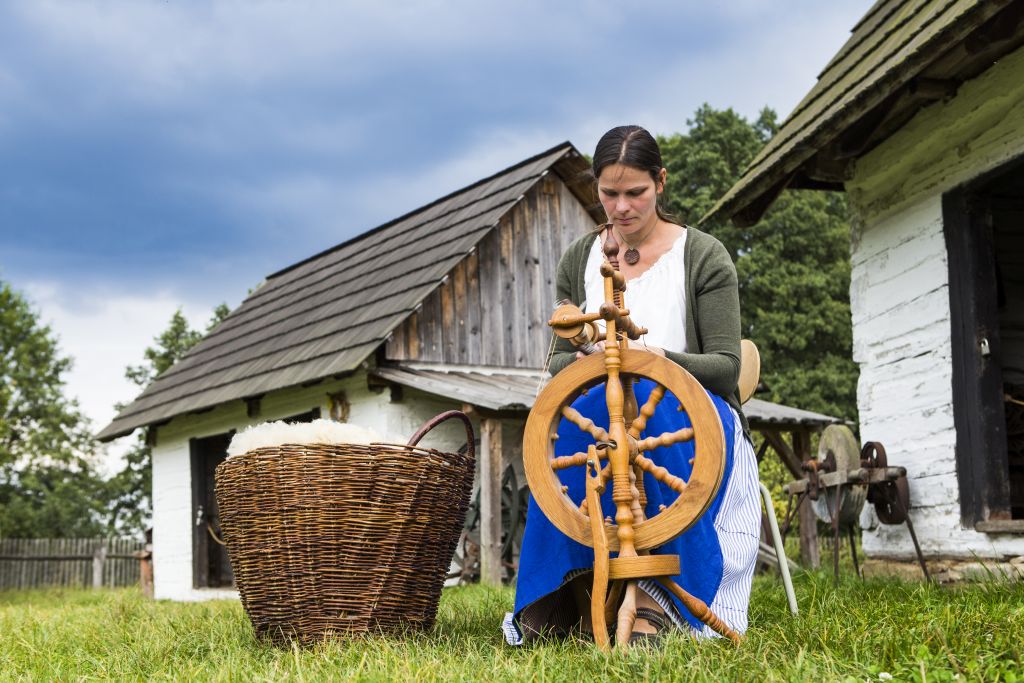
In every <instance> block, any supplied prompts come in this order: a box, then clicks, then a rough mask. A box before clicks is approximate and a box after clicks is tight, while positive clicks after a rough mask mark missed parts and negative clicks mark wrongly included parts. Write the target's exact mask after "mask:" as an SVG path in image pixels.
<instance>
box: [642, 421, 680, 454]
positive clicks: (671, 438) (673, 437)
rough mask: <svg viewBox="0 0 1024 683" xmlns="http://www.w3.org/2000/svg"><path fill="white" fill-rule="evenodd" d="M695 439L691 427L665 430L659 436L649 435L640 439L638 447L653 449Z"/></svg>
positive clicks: (645, 449)
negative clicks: (670, 430)
mask: <svg viewBox="0 0 1024 683" xmlns="http://www.w3.org/2000/svg"><path fill="white" fill-rule="evenodd" d="M692 439H693V430H692V429H691V428H689V427H686V428H684V429H680V430H677V431H674V432H664V433H662V434H659V435H658V436H649V437H647V438H646V439H639V440H637V442H636V447H637V448H638V449H639V450H640V451H653V450H654V449H655V448H660V447H661V446H671V445H672V444H675V443H683V442H684V441H690V440H692Z"/></svg>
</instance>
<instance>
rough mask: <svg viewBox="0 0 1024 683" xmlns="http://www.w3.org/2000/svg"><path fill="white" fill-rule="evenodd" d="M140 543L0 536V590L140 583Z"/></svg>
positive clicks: (98, 539) (105, 539) (127, 539)
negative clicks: (137, 552) (137, 554)
mask: <svg viewBox="0 0 1024 683" xmlns="http://www.w3.org/2000/svg"><path fill="white" fill-rule="evenodd" d="M143 545H144V544H143V542H142V541H139V540H135V539H130V538H4V539H0V590H11V589H17V588H44V587H50V586H73V587H90V586H91V587H93V588H103V587H106V588H116V587H121V586H133V585H138V583H139V560H138V558H136V557H135V556H134V555H133V553H135V552H136V551H139V550H142V549H143Z"/></svg>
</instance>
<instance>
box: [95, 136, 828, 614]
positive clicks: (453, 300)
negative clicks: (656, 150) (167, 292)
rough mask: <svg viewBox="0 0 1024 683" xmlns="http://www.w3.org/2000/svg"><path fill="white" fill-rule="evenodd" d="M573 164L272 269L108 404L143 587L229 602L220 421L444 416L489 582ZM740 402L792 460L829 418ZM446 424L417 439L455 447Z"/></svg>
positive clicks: (574, 199)
mask: <svg viewBox="0 0 1024 683" xmlns="http://www.w3.org/2000/svg"><path fill="white" fill-rule="evenodd" d="M586 170H587V163H586V161H585V160H584V159H583V157H582V156H581V155H580V154H579V152H578V151H577V150H576V149H575V148H574V147H573V146H572V145H570V144H569V143H565V144H562V145H559V146H557V147H555V148H553V149H550V150H547V151H545V152H543V153H541V154H539V155H537V156H535V157H532V158H530V159H527V160H525V161H523V162H521V163H519V164H516V165H515V166H512V167H511V168H508V169H505V170H504V171H501V172H500V173H497V174H496V175H493V176H491V177H488V178H485V179H483V180H480V181H479V182H476V183H474V184H472V185H470V186H468V187H466V188H463V189H461V190H459V191H457V192H454V193H452V194H450V195H448V196H446V197H442V198H441V199H438V200H437V201H435V202H432V203H431V204H428V205H427V206H424V207H422V208H420V209H417V210H416V211H413V212H411V213H409V214H407V215H405V216H402V217H400V218H397V219H395V220H393V221H391V222H389V223H386V224H385V225H382V226H380V227H378V228H376V229H374V230H371V231H369V232H366V233H364V234H362V235H360V236H358V237H356V238H354V239H352V240H349V241H348V242H345V243H343V244H340V245H338V246H337V247H334V248H332V249H329V250H327V251H325V252H323V253H321V254H317V255H316V256H313V257H311V258H308V259H306V260H304V261H302V262H300V263H297V264H295V265H293V266H290V267H288V268H286V269H284V270H282V271H279V272H277V273H274V274H273V275H271V276H269V277H268V278H267V280H266V282H265V283H264V284H263V285H262V286H260V287H259V288H258V289H256V290H255V291H254V292H252V294H250V295H249V297H248V298H247V299H246V300H245V301H244V302H243V303H242V305H241V306H240V307H239V308H238V309H236V310H235V311H233V312H232V313H231V315H230V316H229V317H228V318H227V319H226V320H224V321H223V322H222V323H221V324H220V325H219V326H218V327H217V328H216V329H215V330H213V331H212V332H211V333H210V334H208V335H207V336H206V337H205V338H204V339H203V340H202V341H201V342H200V343H199V344H198V345H197V346H195V347H194V348H193V349H192V350H191V351H190V352H189V353H188V354H187V355H186V356H185V357H184V358H183V359H181V360H180V361H179V362H178V363H176V364H175V365H174V366H173V367H171V368H170V369H168V370H167V371H166V372H164V373H163V374H162V375H160V377H158V378H157V379H156V380H155V381H154V382H153V384H152V385H150V386H149V387H148V388H147V389H146V390H145V391H143V392H142V394H141V395H140V396H139V397H138V398H137V399H136V400H135V401H134V402H133V403H131V404H130V405H129V406H127V407H126V408H124V410H122V411H121V412H120V413H119V414H118V415H117V417H116V418H115V419H114V421H113V422H112V423H111V424H110V425H108V426H107V427H106V428H105V429H104V430H103V431H102V432H101V433H100V435H99V437H100V438H101V439H105V440H109V439H113V438H116V437H119V436H122V435H125V434H129V433H131V432H132V431H134V430H135V429H139V428H144V429H146V430H148V438H149V440H150V442H151V443H152V444H153V527H154V531H153V563H154V580H155V595H156V597H158V598H171V599H179V600H198V599H206V598H211V597H224V596H228V595H233V594H234V591H233V590H232V584H233V580H232V575H231V569H230V565H229V563H228V558H227V554H226V552H225V550H224V548H223V546H222V545H220V544H219V543H218V532H219V524H218V518H217V510H216V501H215V498H214V493H213V471H214V468H215V467H216V466H217V464H218V463H220V462H221V461H222V460H223V459H224V457H225V451H226V447H227V444H228V442H229V441H230V438H231V435H232V434H233V433H234V432H235V431H238V430H241V429H243V428H245V427H246V426H248V425H251V424H254V423H257V422H263V421H267V420H280V419H286V420H289V421H300V420H311V419H313V418H315V417H330V418H332V419H335V420H342V421H350V422H352V423H353V424H359V425H362V426H365V427H369V428H372V429H375V430H376V431H377V432H378V433H380V434H383V435H387V436H388V437H389V438H390V440H393V441H399V442H404V441H405V440H406V439H407V438H408V437H409V436H410V435H411V434H412V433H413V432H414V431H415V429H416V428H417V427H418V426H419V425H420V424H421V423H422V422H424V421H425V420H426V419H428V418H430V417H432V416H434V415H436V414H437V413H439V412H442V411H444V410H449V409H452V408H460V409H464V410H467V411H468V412H469V413H470V414H471V416H472V417H473V419H474V422H475V423H476V426H477V433H478V435H479V437H480V447H479V449H478V468H479V471H478V485H479V490H480V498H481V501H480V503H481V505H480V507H481V576H482V578H483V579H484V580H488V581H492V582H493V581H498V580H500V577H501V573H502V567H501V558H500V556H499V550H500V545H501V543H500V542H501V529H500V524H501V507H500V505H501V496H500V488H501V475H502V472H503V470H504V467H505V466H506V465H507V464H509V463H511V464H512V465H513V466H515V467H517V468H518V469H519V471H520V473H521V471H522V470H521V468H522V465H521V460H522V457H521V438H522V432H523V426H524V423H525V420H526V416H527V413H528V411H529V409H530V407H531V406H532V405H533V400H534V398H535V396H536V395H537V392H538V391H539V388H540V384H541V382H542V381H543V379H544V378H545V377H546V373H545V372H544V371H543V368H544V367H545V366H546V362H547V354H548V351H549V344H550V340H551V334H550V332H549V330H548V327H547V320H548V318H549V317H550V314H551V311H552V310H553V306H554V299H555V284H554V279H555V270H556V265H557V261H558V258H559V257H560V255H561V253H562V252H563V251H564V249H565V248H566V247H567V246H568V244H569V243H570V242H571V241H572V240H573V239H575V238H576V237H578V236H579V235H581V234H583V233H584V232H586V231H588V230H590V229H592V228H593V227H594V225H595V224H596V223H598V222H603V214H601V213H600V205H599V204H598V203H597V201H596V196H595V195H594V194H593V186H592V182H591V181H590V180H589V177H588V176H587V175H586ZM746 412H747V415H748V418H749V420H750V423H751V425H752V426H753V427H755V428H761V429H763V430H765V433H766V434H768V435H770V436H771V435H774V436H775V437H776V442H777V443H779V444H782V445H781V446H780V447H781V449H782V450H781V451H780V454H783V455H785V454H788V457H789V461H791V462H796V461H797V457H798V456H797V455H794V453H793V452H792V451H791V450H790V449H789V448H788V447H787V446H786V445H785V444H784V443H782V438H781V435H782V434H792V435H794V436H793V438H792V439H791V440H792V442H793V443H794V444H797V445H798V446H799V445H800V444H804V445H805V446H807V445H809V443H810V440H809V438H808V437H807V434H808V433H809V432H810V431H813V430H816V429H820V428H821V426H822V425H824V424H827V423H829V422H833V421H836V420H834V419H833V418H829V417H827V416H823V415H817V414H815V413H810V412H807V411H801V410H796V409H793V408H786V407H784V406H777V405H772V404H768V403H765V402H763V401H757V400H754V401H751V402H750V403H748V404H747V408H746ZM439 431H441V430H439ZM460 432H461V429H460V428H459V427H458V426H456V425H452V426H451V429H450V431H448V432H445V433H442V434H441V435H440V436H439V437H438V438H437V439H435V440H434V441H433V442H428V443H427V445H431V446H434V447H438V448H442V449H446V450H454V449H456V448H458V447H459V446H460V445H461V440H462V439H463V438H464V432H461V433H460ZM797 451H798V454H799V455H804V454H805V453H804V450H801V449H800V448H799V447H798V448H797ZM797 467H798V465H797ZM520 481H523V479H522V478H521V479H520Z"/></svg>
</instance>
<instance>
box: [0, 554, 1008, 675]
mask: <svg viewBox="0 0 1024 683" xmlns="http://www.w3.org/2000/svg"><path fill="white" fill-rule="evenodd" d="M796 581H797V586H796V589H797V597H798V600H799V602H800V609H801V616H800V617H799V618H798V619H793V618H791V617H790V616H789V614H788V612H787V611H786V605H785V596H784V594H783V591H782V588H781V586H780V585H779V584H778V583H777V582H776V580H775V579H773V578H771V577H761V578H758V579H757V580H756V581H755V585H754V593H753V597H752V600H751V609H750V617H751V624H752V627H751V630H750V631H749V632H748V637H747V639H746V641H745V642H744V644H743V645H742V646H741V647H739V648H735V647H733V646H731V645H729V644H728V643H725V642H721V641H715V642H701V643H697V642H693V641H691V640H689V639H687V638H686V637H684V636H683V635H677V634H673V635H672V636H670V637H669V638H668V639H667V640H666V641H665V643H664V647H662V648H661V649H659V650H657V651H633V652H631V653H629V654H628V655H621V654H613V655H611V656H605V655H602V654H600V653H599V652H597V651H595V649H594V648H593V646H592V645H591V644H587V643H583V642H580V641H567V642H556V641H548V642H545V643H542V644H539V645H535V646H531V647H526V648H511V647H507V646H505V645H503V643H502V640H501V638H500V636H499V630H498V624H499V622H500V620H501V617H502V615H503V613H504V612H505V611H506V610H507V609H509V608H510V605H511V603H512V591H511V590H510V589H487V588H482V587H479V586H468V587H460V588H454V589H448V590H446V591H445V594H444V597H443V600H442V603H441V608H440V611H439V614H438V624H437V626H436V627H435V629H434V630H433V631H432V632H430V633H428V634H419V635H409V636H405V637H392V638H368V639H365V640H358V641H354V642H347V643H341V642H332V643H328V644H325V645H321V646H318V647H315V648H312V649H309V650H298V649H292V650H287V649H284V650H282V649H276V648H274V647H270V646H266V645H263V644H261V643H258V642H256V641H255V640H254V639H253V635H252V631H251V629H250V627H249V624H248V621H247V620H246V617H245V614H244V613H243V611H242V609H241V607H240V606H239V604H238V603H236V602H232V601H220V602H213V603H204V604H182V603H169V602H153V601H147V600H144V599H143V598H141V597H140V596H139V595H138V593H137V592H136V591H132V590H120V591H77V590H76V591H59V590H51V591H32V592H21V593H13V592H12V593H0V679H2V680H38V681H51V680H62V681H69V680H95V679H103V680H106V679H128V680H216V681H271V680H273V681H278V680H298V681H319V680H323V681H328V680H330V681H336V680H370V681H376V680H380V681H385V680H388V681H389V680H413V679H415V680H417V681H426V680H456V681H482V680H486V681H492V680H496V681H499V680H507V681H521V680H551V681H574V682H575V681H579V680H594V681H598V680H628V681H648V680H672V681H677V680H697V681H705V680H706V681H721V680H742V681H755V680H756V681H762V680H763V681H810V680H813V681H878V680H889V679H888V678H887V675H891V676H892V680H897V681H904V680H905V681H950V680H984V681H995V680H1005V681H1015V680H1024V677H1021V674H1020V673H1018V672H1021V671H1022V670H1024V662H1022V651H1024V647H1022V643H1021V641H1022V639H1024V585H1022V584H1021V583H1008V582H996V581H992V582H988V583H982V584H973V585H969V586H962V587H957V588H952V589H950V588H940V587H937V586H931V585H922V584H915V583H901V582H898V581H895V580H869V581H865V582H860V581H858V580H857V579H855V578H852V577H849V578H845V579H844V580H843V581H842V582H841V583H840V584H839V585H838V586H834V585H833V583H832V579H831V577H830V576H829V575H827V574H824V573H822V574H813V575H806V574H805V575H801V576H799V577H797V578H796Z"/></svg>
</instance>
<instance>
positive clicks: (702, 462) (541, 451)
mask: <svg viewBox="0 0 1024 683" xmlns="http://www.w3.org/2000/svg"><path fill="white" fill-rule="evenodd" d="M604 252H605V255H606V257H607V258H608V262H606V263H604V264H603V265H602V268H601V274H602V276H603V277H604V292H605V301H604V303H603V304H602V305H601V306H600V309H599V311H598V312H596V313H589V314H584V313H582V312H581V311H580V309H579V308H577V307H576V306H574V305H572V304H571V303H568V302H563V303H562V305H561V306H560V307H559V308H558V309H557V310H556V311H555V315H554V316H553V317H552V319H551V321H549V325H551V326H552V327H553V328H554V330H555V333H556V334H558V335H559V336H561V337H563V338H565V339H569V340H570V341H572V342H573V343H574V344H575V345H576V346H578V347H579V348H581V349H582V350H584V351H585V352H588V353H591V354H592V355H588V356H586V357H584V358H582V359H580V360H577V361H576V362H574V363H572V364H570V365H569V366H568V367H567V368H565V369H564V370H562V371H561V372H560V373H558V374H557V375H556V376H555V377H554V378H553V379H552V381H551V382H550V383H549V384H548V385H547V386H546V387H545V388H544V391H543V392H541V394H540V396H538V398H537V400H536V402H535V403H534V407H533V410H532V411H531V412H530V416H529V418H528V419H527V422H526V430H525V434H524V441H523V462H524V466H525V470H526V478H527V481H528V482H529V485H530V490H531V492H532V493H533V496H534V499H535V500H536V501H537V504H538V506H539V507H540V508H541V510H542V511H543V512H544V514H545V515H546V516H547V518H548V519H549V520H550V521H551V523H552V524H554V525H555V526H556V527H557V528H558V529H559V530H560V531H562V532H563V533H564V534H566V535H567V536H569V537H570V538H572V539H574V540H576V541H578V542H579V543H582V544H584V545H587V546H590V547H593V548H594V584H593V590H592V591H591V597H590V600H591V623H592V626H593V632H594V638H595V641H596V642H597V644H598V646H599V647H600V648H601V649H603V650H609V649H611V644H610V638H609V635H608V629H607V623H608V620H609V618H610V617H613V615H614V614H615V613H616V610H617V611H618V619H617V631H616V642H617V643H618V644H619V646H620V647H623V646H625V644H626V643H627V642H628V640H629V636H630V633H631V631H632V628H633V622H634V620H635V619H636V590H637V587H636V580H637V579H641V578H650V579H655V580H657V581H658V582H659V583H661V584H662V585H663V586H664V587H665V588H667V589H668V590H669V591H670V592H671V593H673V594H674V595H675V596H676V597H677V598H679V600H680V601H681V602H682V603H683V604H684V605H685V606H686V608H687V609H688V610H689V611H690V612H691V613H692V614H693V615H694V616H696V617H697V618H698V619H700V620H701V621H703V622H704V623H705V624H707V625H708V626H710V627H711V628H712V629H714V630H715V631H717V632H718V633H721V634H722V635H725V636H727V637H729V638H730V639H732V640H733V641H735V642H739V640H740V638H739V635H737V634H736V633H735V632H733V631H732V630H731V629H729V627H728V626H726V625H725V624H724V623H723V622H722V621H721V619H719V618H718V617H717V616H716V615H715V614H714V613H712V612H711V610H710V609H708V606H707V605H706V604H704V602H702V601H701V600H699V599H698V598H696V597H694V596H692V595H690V594H689V593H687V592H686V591H685V590H684V589H683V588H681V587H680V586H679V585H677V584H676V583H675V582H674V581H673V580H672V579H671V578H670V577H672V576H675V575H677V574H679V571H680V569H679V568H680V558H679V556H678V555H663V554H659V555H650V554H648V551H650V550H651V549H653V548H656V547H658V546H660V545H663V544H664V543H666V542H667V541H670V540H671V539H673V538H675V537H677V536H679V535H680V534H682V533H683V532H684V531H686V530H687V529H688V528H690V527H691V526H692V525H693V524H694V523H695V522H696V521H697V520H698V519H699V518H700V516H701V515H702V514H704V513H705V512H706V511H707V509H708V507H709V506H710V505H711V503H712V501H713V500H714V498H715V495H716V494H717V493H718V489H719V487H720V486H721V482H722V476H723V473H724V470H725V438H724V435H723V431H722V423H721V421H720V420H719V418H718V413H717V412H716V410H715V407H714V404H713V403H712V402H711V399H710V398H709V397H708V395H707V393H706V392H705V390H704V389H703V387H701V385H700V384H699V383H698V382H697V380H695V379H694V378H693V376H692V375H690V373H688V372H687V371H686V370H684V369H683V368H681V367H679V366H678V365H676V364H675V363H673V362H672V361H669V360H667V359H665V358H663V357H661V356H659V355H656V354H654V353H650V352H647V351H640V350H631V349H629V348H627V345H628V342H627V341H626V339H627V337H628V338H629V339H634V340H635V339H639V337H640V336H641V335H642V334H645V333H646V332H647V330H645V329H644V328H642V327H639V326H638V325H636V324H635V323H634V322H633V321H632V320H630V318H629V311H628V310H627V309H626V308H625V307H624V305H623V303H622V293H623V292H624V291H625V289H626V282H625V278H624V277H623V276H622V274H621V273H619V272H618V262H617V259H616V257H617V254H618V244H617V243H616V242H615V238H614V235H613V234H612V232H611V230H610V229H608V230H606V232H605V237H604ZM599 319H603V320H604V321H605V332H604V334H603V335H601V336H603V337H604V352H603V353H600V352H597V353H594V352H595V351H597V349H596V347H595V346H594V342H596V341H597V340H598V336H599V334H600V333H599V331H598V329H597V327H596V326H595V325H594V323H595V322H596V321H597V320H599ZM636 378H645V379H648V380H651V381H653V382H654V385H655V386H654V388H653V390H652V391H651V392H650V394H649V395H648V398H647V400H646V401H645V403H644V405H643V406H641V407H639V408H638V406H637V401H636V397H635V395H634V393H633V384H634V381H635V380H636ZM601 383H604V384H605V398H606V402H607V407H608V424H607V425H599V424H595V423H594V421H593V420H592V419H590V418H588V417H585V416H583V415H581V414H580V413H579V412H578V411H576V410H575V409H574V408H573V407H572V404H573V402H574V401H575V400H576V399H577V398H578V397H579V396H581V395H582V394H584V393H586V392H587V390H589V389H590V388H592V387H594V386H596V385H598V384H601ZM669 393H670V394H672V395H673V396H675V398H676V399H677V400H678V401H679V410H686V412H687V414H688V416H689V418H690V422H691V427H688V428H684V429H679V430H676V431H670V432H665V433H662V434H657V435H654V436H646V437H644V438H641V437H642V435H643V434H644V430H645V429H646V427H647V423H648V421H649V420H650V418H651V417H652V416H653V415H654V414H655V412H656V411H657V410H658V406H659V404H661V403H662V401H663V399H664V397H665V396H666V394H669ZM665 409H668V408H667V407H666V406H662V410H665ZM563 418H564V419H566V420H568V421H569V422H571V423H573V424H575V425H576V426H577V427H579V429H580V430H581V431H582V432H583V433H584V434H589V436H590V437H592V438H593V443H592V444H589V445H588V446H587V449H586V451H581V452H577V453H575V454H571V455H563V456H558V457H556V456H555V455H554V442H555V440H556V439H557V438H558V437H557V430H558V426H559V423H560V422H561V420H562V419H563ZM688 441H693V443H694V451H695V452H694V457H693V459H692V460H691V461H690V462H691V464H692V470H691V472H690V474H689V477H688V478H686V479H684V478H683V477H680V476H677V475H676V474H673V473H672V472H670V471H669V470H668V469H666V468H665V467H662V466H660V465H658V464H657V463H655V462H654V460H653V459H652V458H651V457H649V455H650V452H651V451H653V450H654V449H656V448H659V447H661V446H669V445H672V444H678V443H683V442H688ZM578 466H585V467H586V472H587V473H586V477H585V479H586V496H585V498H584V499H583V500H582V501H577V500H573V499H572V498H570V496H569V495H568V494H569V491H568V487H567V486H564V485H563V484H562V482H561V480H560V479H559V477H558V472H559V471H561V470H564V469H566V468H569V467H578ZM645 473H647V474H649V475H651V476H652V477H653V478H654V479H655V480H656V481H658V482H660V483H661V484H663V485H664V486H665V487H667V488H669V489H671V490H672V491H674V492H675V493H677V494H678V496H677V497H676V498H675V500H674V501H673V502H672V503H671V504H669V505H668V506H665V505H662V506H660V509H659V511H658V513H657V514H654V515H653V516H652V517H650V518H647V516H646V513H645V506H646V504H647V496H646V494H645V491H644V483H643V482H644V474H645ZM609 483H610V484H611V486H612V500H613V501H614V504H615V516H614V519H613V518H611V517H609V518H607V519H606V518H605V517H604V513H603V511H602V509H601V494H602V493H604V491H605V489H606V487H607V485H608V484H609ZM615 551H617V552H618V553H619V554H618V557H615V558H611V557H610V556H609V553H611V552H615ZM610 582H614V583H610ZM620 599H621V600H622V605H621V607H620V606H619V600H620Z"/></svg>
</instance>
